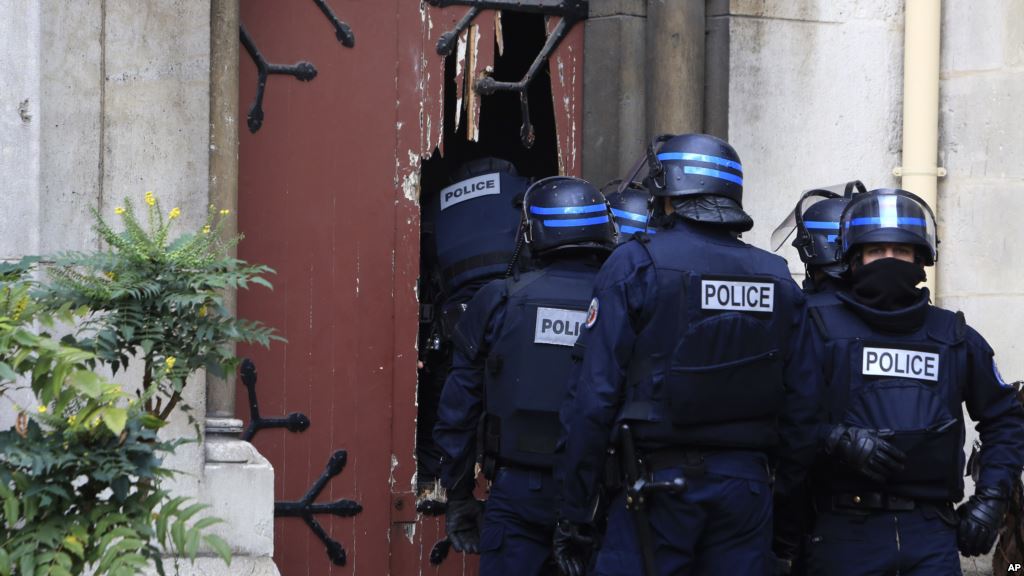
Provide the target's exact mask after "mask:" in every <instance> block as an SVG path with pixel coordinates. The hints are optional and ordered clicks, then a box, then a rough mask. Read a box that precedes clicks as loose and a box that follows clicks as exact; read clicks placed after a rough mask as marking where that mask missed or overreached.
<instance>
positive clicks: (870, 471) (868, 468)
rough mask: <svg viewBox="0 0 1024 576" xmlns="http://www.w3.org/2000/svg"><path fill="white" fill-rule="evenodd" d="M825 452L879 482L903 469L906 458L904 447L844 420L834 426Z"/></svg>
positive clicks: (826, 443)
mask: <svg viewBox="0 0 1024 576" xmlns="http://www.w3.org/2000/svg"><path fill="white" fill-rule="evenodd" d="M825 453H826V454H835V455H836V456H838V457H839V460H840V461H841V462H843V463H844V464H846V465H847V466H850V467H851V468H853V469H854V470H856V471H858V472H860V473H861V474H863V475H865V476H867V477H868V478H871V479H872V480H875V481H876V482H884V481H885V480H886V478H888V477H889V476H891V475H892V474H893V473H895V472H899V471H900V470H903V463H904V462H905V461H906V459H907V455H906V454H904V453H903V451H902V450H900V449H899V448H897V447H895V446H893V445H892V444H890V443H889V442H888V441H886V440H885V439H884V438H881V437H880V436H879V435H878V433H877V432H875V431H874V430H866V429H864V428H856V427H854V426H843V425H842V424H839V425H836V426H835V427H834V428H832V432H831V433H830V434H829V435H828V440H827V441H826V442H825Z"/></svg>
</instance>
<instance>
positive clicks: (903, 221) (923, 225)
mask: <svg viewBox="0 0 1024 576" xmlns="http://www.w3.org/2000/svg"><path fill="white" fill-rule="evenodd" d="M839 239H840V244H841V246H842V251H843V259H844V260H846V261H847V262H849V259H850V258H851V257H852V256H853V255H854V254H855V253H856V248H857V247H859V246H863V245H864V244H884V243H895V244H911V245H913V246H915V247H916V248H917V253H918V255H919V257H920V258H921V261H922V264H924V265H925V266H931V265H933V264H935V261H936V260H937V259H938V250H937V245H938V238H936V235H935V215H934V214H932V209H931V208H929V207H928V204H927V203H925V201H924V200H921V199H920V198H918V197H917V196H915V195H914V194H911V193H910V192H907V191H906V190H899V189H897V188H879V189H877V190H872V191H870V192H868V193H867V194H858V195H857V197H856V198H854V200H853V201H851V202H850V204H849V205H848V206H847V207H846V209H845V210H843V215H842V217H841V220H840V235H839Z"/></svg>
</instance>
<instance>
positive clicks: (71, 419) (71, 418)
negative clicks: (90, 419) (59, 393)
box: [68, 414, 78, 426]
mask: <svg viewBox="0 0 1024 576" xmlns="http://www.w3.org/2000/svg"><path fill="white" fill-rule="evenodd" d="M76 420H78V416H76V415H74V414H72V415H71V416H68V424H71V425H72V426H74V425H75V421H76Z"/></svg>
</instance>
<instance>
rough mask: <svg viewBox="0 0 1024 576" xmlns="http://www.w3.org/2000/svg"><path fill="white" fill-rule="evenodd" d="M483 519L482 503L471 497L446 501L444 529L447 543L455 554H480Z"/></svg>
mask: <svg viewBox="0 0 1024 576" xmlns="http://www.w3.org/2000/svg"><path fill="white" fill-rule="evenodd" d="M483 517H484V503H483V502H481V501H480V500H477V499H475V498H473V497H470V498H466V499H458V500H448V511H447V512H446V513H445V519H444V527H445V530H447V531H448V541H449V542H451V543H452V548H454V549H455V551H456V552H465V553H466V554H479V553H480V524H481V522H482V521H483Z"/></svg>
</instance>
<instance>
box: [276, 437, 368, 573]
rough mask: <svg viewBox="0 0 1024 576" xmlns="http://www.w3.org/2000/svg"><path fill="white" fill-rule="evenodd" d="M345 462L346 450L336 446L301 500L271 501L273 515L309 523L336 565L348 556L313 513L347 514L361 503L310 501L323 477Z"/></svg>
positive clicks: (356, 511)
mask: <svg viewBox="0 0 1024 576" xmlns="http://www.w3.org/2000/svg"><path fill="white" fill-rule="evenodd" d="M347 462H348V452H346V451H344V450H338V451H336V452H335V453H334V454H332V455H331V459H330V460H328V461H327V467H326V468H325V469H324V473H323V474H321V475H320V478H318V479H317V481H316V482H315V483H314V484H313V486H312V487H310V489H309V491H308V492H306V495H305V496H303V497H302V500H299V501H298V502H274V516H276V517H278V518H302V521H303V522H305V523H306V525H307V526H309V528H310V530H312V531H313V533H314V534H316V536H317V538H320V541H321V542H323V543H324V546H326V547H327V557H328V558H330V559H331V562H333V563H334V564H335V565H336V566H344V565H345V562H346V561H347V559H348V555H347V554H346V552H345V547H344V546H343V545H342V544H341V542H338V541H337V540H334V539H333V538H331V537H330V536H328V535H327V532H326V531H325V530H324V529H323V526H321V525H320V523H319V522H317V521H316V518H315V516H314V515H316V514H334V515H335V516H341V517H342V518H348V517H351V516H355V515H356V514H359V513H360V512H362V511H363V506H362V504H360V503H358V502H356V501H354V500H345V499H341V500H336V501H334V502H330V503H327V504H316V503H314V502H313V501H314V500H316V498H317V496H319V495H320V492H321V491H322V490H323V489H324V486H326V485H327V481H328V480H330V479H331V478H333V477H335V476H337V475H338V474H340V473H341V471H342V470H343V469H344V468H345V464H346V463H347Z"/></svg>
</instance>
